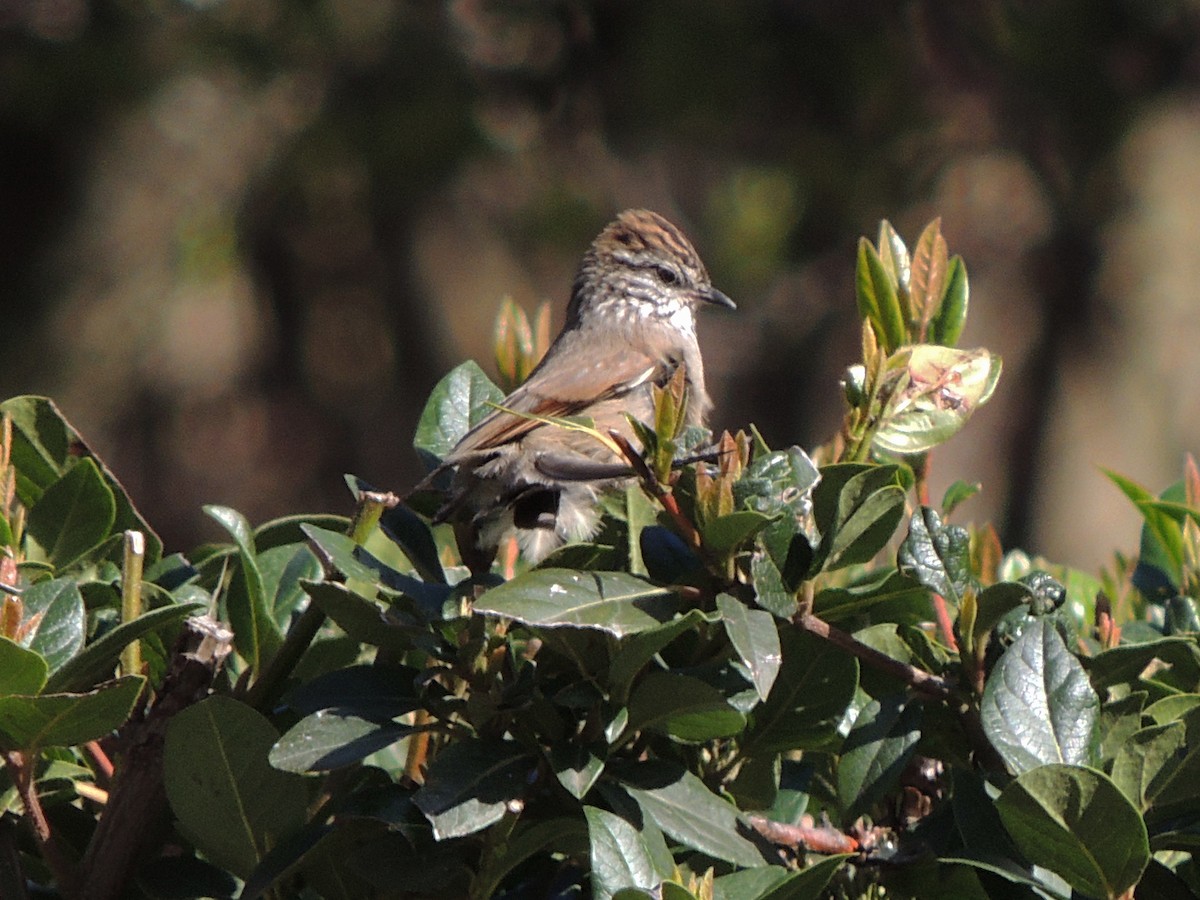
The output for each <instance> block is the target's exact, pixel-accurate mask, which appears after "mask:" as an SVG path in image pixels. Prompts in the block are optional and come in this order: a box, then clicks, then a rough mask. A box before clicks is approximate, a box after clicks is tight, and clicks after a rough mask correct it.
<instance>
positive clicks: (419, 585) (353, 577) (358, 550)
mask: <svg viewBox="0 0 1200 900" xmlns="http://www.w3.org/2000/svg"><path fill="white" fill-rule="evenodd" d="M301 530H302V531H303V532H304V534H305V535H306V536H307V537H308V539H309V540H310V541H312V542H313V543H314V544H316V545H317V547H319V548H320V550H321V552H322V553H324V554H325V555H326V556H327V557H328V558H329V560H330V562H331V563H332V564H333V566H334V568H336V569H337V570H338V571H339V572H341V573H342V574H343V575H345V576H346V582H347V584H348V585H349V586H350V587H351V589H355V590H359V591H362V592H364V593H369V594H371V595H374V594H375V593H376V591H377V589H378V588H379V587H380V586H381V585H382V586H383V587H385V588H387V589H388V590H391V591H396V592H399V593H402V594H404V595H405V596H407V597H409V598H411V599H412V600H413V601H414V602H415V603H416V604H417V606H418V607H419V608H420V610H421V612H422V614H423V615H425V616H426V617H427V618H428V619H430V620H441V618H442V605H443V604H444V603H445V602H446V598H447V597H449V596H450V593H451V589H450V587H449V586H448V585H446V584H445V582H444V580H437V581H432V582H430V581H422V580H421V579H419V578H413V577H412V576H411V575H405V574H403V573H401V572H398V571H396V570H395V569H393V568H392V567H391V566H389V565H387V564H386V563H384V562H383V561H381V560H379V559H377V558H376V557H375V556H373V555H372V554H371V553H369V552H368V551H367V549H366V548H365V547H362V546H360V545H358V544H356V543H355V542H354V539H353V538H350V537H348V536H347V535H345V534H339V533H337V532H335V531H328V530H326V529H324V528H318V527H316V526H314V525H303V526H301Z"/></svg>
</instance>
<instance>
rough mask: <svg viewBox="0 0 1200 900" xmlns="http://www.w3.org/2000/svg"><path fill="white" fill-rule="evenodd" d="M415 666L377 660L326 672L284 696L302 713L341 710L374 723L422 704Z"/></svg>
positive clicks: (396, 715)
mask: <svg viewBox="0 0 1200 900" xmlns="http://www.w3.org/2000/svg"><path fill="white" fill-rule="evenodd" d="M419 675H420V671H419V670H418V669H415V668H413V667H412V666H401V665H395V664H384V663H377V664H374V665H355V666H348V667H346V668H344V669H338V670H336V671H333V672H326V673H325V674H324V675H319V676H317V677H316V678H314V679H312V680H311V681H307V682H305V683H303V684H301V685H299V686H298V687H297V688H295V689H294V690H292V691H290V692H289V693H288V695H287V696H286V697H285V698H284V699H285V702H286V703H287V705H288V706H290V707H291V708H292V709H294V710H296V711H297V712H299V713H302V714H309V713H314V712H317V711H318V710H322V709H335V708H336V709H338V710H340V711H342V712H348V713H353V714H355V715H357V716H361V717H362V718H364V719H369V720H371V721H372V722H380V723H382V722H388V721H390V720H391V719H394V718H396V717H398V716H402V715H404V714H405V713H408V712H412V711H413V710H414V709H416V708H417V707H418V706H419V701H418V699H417V687H416V680H417V678H418V677H419Z"/></svg>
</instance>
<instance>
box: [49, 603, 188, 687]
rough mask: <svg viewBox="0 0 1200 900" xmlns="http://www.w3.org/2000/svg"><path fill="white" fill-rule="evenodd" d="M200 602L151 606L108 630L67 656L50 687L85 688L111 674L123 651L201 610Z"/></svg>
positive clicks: (53, 677) (92, 685) (50, 682)
mask: <svg viewBox="0 0 1200 900" xmlns="http://www.w3.org/2000/svg"><path fill="white" fill-rule="evenodd" d="M202 608H203V605H202V604H200V603H179V604H172V605H170V606H163V607H160V608H158V609H152V610H150V611H149V612H147V613H143V614H142V615H140V616H138V617H137V618H136V619H134V620H133V621H132V622H123V623H122V624H120V625H118V626H117V627H116V628H114V629H112V630H111V631H106V632H105V633H104V634H102V635H101V636H100V637H98V638H97V639H96V640H94V641H93V642H92V643H90V644H88V645H87V646H86V647H84V648H83V650H82V651H80V652H79V653H77V654H76V655H75V656H73V657H71V658H70V659H69V660H67V661H66V662H65V663H63V665H62V666H61V667H59V668H58V669H57V670H56V671H55V672H54V673H53V674H51V676H50V680H49V681H48V682H47V683H46V690H48V691H82V690H86V689H88V688H91V687H94V686H95V685H97V684H99V683H100V682H101V681H104V680H106V679H108V678H111V677H112V674H113V672H114V671H115V670H116V667H117V663H118V662H119V661H120V658H121V651H122V650H124V649H125V647H126V646H128V645H129V644H130V643H131V642H133V641H136V640H141V639H143V638H145V637H146V636H147V635H151V634H155V633H161V632H165V631H166V630H167V629H169V628H171V627H172V626H174V625H175V624H176V623H177V622H179V621H181V620H182V619H183V618H185V617H186V616H189V615H192V614H194V613H197V612H199V610H201V609H202Z"/></svg>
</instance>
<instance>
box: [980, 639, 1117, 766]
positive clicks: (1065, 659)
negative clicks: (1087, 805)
mask: <svg viewBox="0 0 1200 900" xmlns="http://www.w3.org/2000/svg"><path fill="white" fill-rule="evenodd" d="M1099 712H1100V700H1099V698H1098V697H1097V696H1096V692H1095V691H1094V690H1093V689H1092V685H1091V683H1090V682H1089V681H1088V677H1087V673H1085V672H1084V670H1083V666H1081V665H1080V664H1079V660H1077V659H1076V658H1075V657H1074V656H1073V655H1072V654H1071V652H1070V651H1069V650H1068V649H1067V645H1066V644H1065V643H1064V642H1063V639H1062V637H1061V636H1060V635H1059V633H1058V631H1057V629H1056V628H1055V627H1054V623H1053V622H1052V621H1050V620H1048V619H1046V618H1038V619H1034V620H1033V621H1031V622H1030V623H1029V624H1028V625H1027V626H1026V627H1025V629H1024V630H1023V631H1022V632H1021V635H1020V636H1019V637H1018V638H1017V639H1016V640H1015V641H1014V642H1013V643H1012V644H1011V645H1010V646H1009V647H1008V649H1007V650H1005V651H1004V655H1003V656H1001V657H1000V660H999V662H997V663H996V666H995V668H994V669H993V670H992V672H991V675H990V676H989V677H988V680H987V685H986V686H985V687H984V691H983V700H982V702H981V704H980V715H981V718H982V720H983V730H984V733H985V734H987V737H988V740H990V741H991V743H992V746H994V747H995V748H996V750H997V751H998V752H999V753H1000V755H1001V756H1002V757H1003V758H1004V761H1005V762H1006V763H1007V764H1008V766H1009V768H1010V769H1012V771H1013V772H1016V773H1017V774H1020V773H1022V772H1027V771H1029V770H1031V769H1034V768H1036V767H1038V766H1041V765H1044V764H1047V763H1069V764H1077V765H1081V764H1087V763H1090V762H1092V760H1093V759H1094V758H1095V755H1096V722H1097V718H1098V716H1099Z"/></svg>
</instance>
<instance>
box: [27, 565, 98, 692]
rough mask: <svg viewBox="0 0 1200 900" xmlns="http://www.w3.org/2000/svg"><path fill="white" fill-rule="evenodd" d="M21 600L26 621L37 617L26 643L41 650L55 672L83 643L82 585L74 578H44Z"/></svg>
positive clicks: (37, 650) (84, 625) (35, 650)
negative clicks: (80, 590) (49, 579)
mask: <svg viewBox="0 0 1200 900" xmlns="http://www.w3.org/2000/svg"><path fill="white" fill-rule="evenodd" d="M21 600H22V603H23V605H24V607H25V612H24V619H25V621H26V622H30V621H32V620H34V619H35V618H36V619H37V620H38V621H37V626H36V627H35V628H33V629H32V630H31V632H30V635H31V637H30V638H29V639H28V644H27V646H28V647H29V649H30V650H33V651H34V652H36V653H40V654H41V655H42V658H43V659H45V660H46V664H47V665H48V666H49V667H50V671H51V672H54V671H55V670H57V669H59V668H61V667H62V666H63V665H64V664H65V663H66V662H67V661H68V660H69V659H71V657H72V656H74V655H75V654H76V653H78V652H79V649H80V648H81V647H82V646H83V641H84V637H85V633H86V630H87V613H86V610H85V609H84V606H83V595H82V594H80V593H79V585H78V584H77V583H76V582H75V579H73V578H55V579H54V580H52V581H41V582H38V583H37V584H35V585H33V586H31V587H30V588H28V589H27V590H26V591H25V593H24V594H22V595H21Z"/></svg>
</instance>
